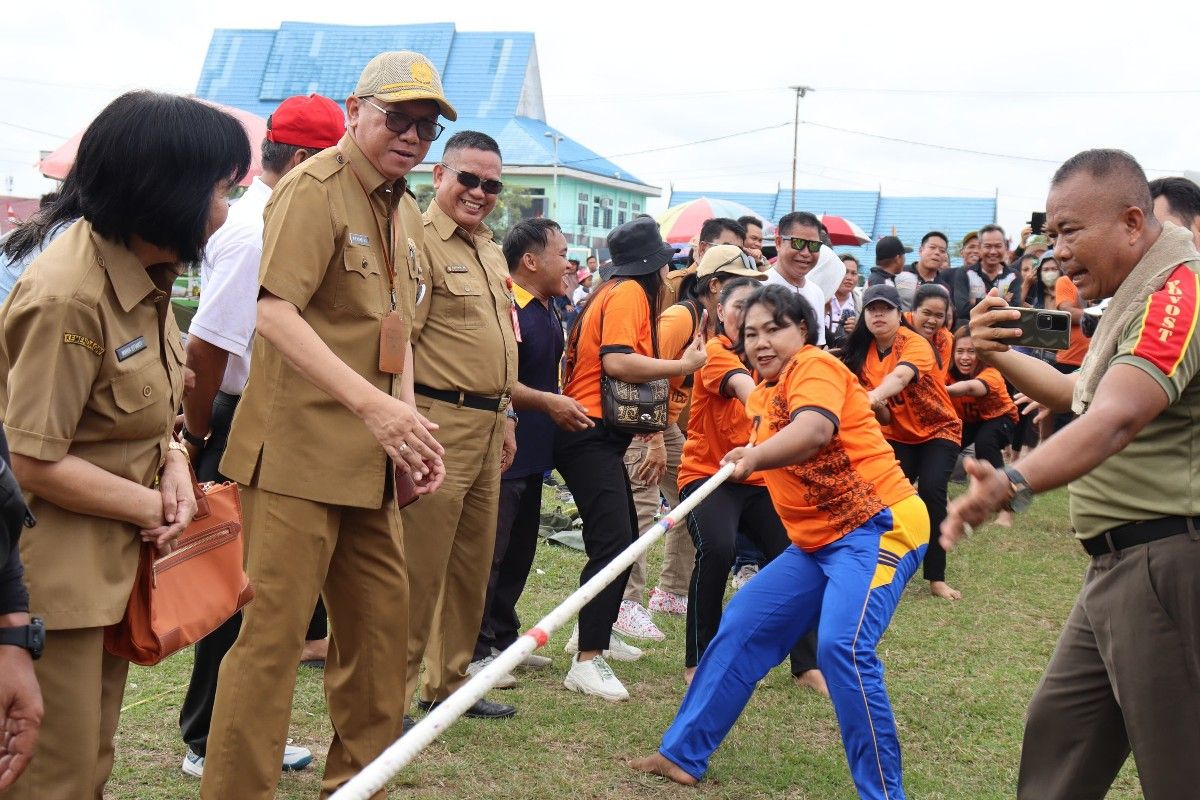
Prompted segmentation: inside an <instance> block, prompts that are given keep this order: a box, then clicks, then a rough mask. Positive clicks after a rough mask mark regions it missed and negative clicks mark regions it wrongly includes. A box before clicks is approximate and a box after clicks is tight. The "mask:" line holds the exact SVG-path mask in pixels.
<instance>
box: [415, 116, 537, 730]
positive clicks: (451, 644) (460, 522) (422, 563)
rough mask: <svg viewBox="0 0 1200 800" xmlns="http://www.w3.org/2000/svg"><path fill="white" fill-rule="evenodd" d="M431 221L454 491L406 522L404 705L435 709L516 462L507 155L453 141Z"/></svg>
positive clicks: (465, 139) (480, 711)
mask: <svg viewBox="0 0 1200 800" xmlns="http://www.w3.org/2000/svg"><path fill="white" fill-rule="evenodd" d="M442 161H443V163H441V164H438V165H437V166H435V167H434V168H433V182H434V189H435V192H436V194H435V197H434V200H433V202H431V203H430V204H429V208H428V210H426V212H425V216H424V221H425V232H424V238H425V254H426V261H427V263H428V266H429V273H430V278H429V281H430V292H429V294H430V298H429V302H428V303H426V304H424V305H423V306H422V307H420V308H418V309H417V317H416V321H415V324H414V325H413V356H414V360H415V378H414V380H415V382H416V386H415V389H416V395H417V408H418V409H419V410H420V412H421V413H422V414H424V415H425V416H427V417H428V418H429V419H430V420H432V421H433V422H435V423H437V425H438V426H439V432H438V439H439V440H440V441H441V442H442V444H443V445H444V446H445V448H446V452H447V456H446V481H445V484H444V485H443V487H442V490H441V491H440V492H438V493H437V494H436V495H434V496H431V497H427V498H422V499H421V501H420V502H418V503H415V504H414V505H412V506H410V507H409V508H407V509H405V510H404V511H403V513H402V515H401V516H402V517H403V519H404V529H405V546H406V555H407V559H408V581H409V589H410V592H411V596H412V599H411V602H410V606H409V607H410V614H409V645H408V694H407V695H406V697H411V696H412V693H413V691H414V689H415V688H416V683H417V672H418V669H419V667H420V666H421V662H422V659H424V663H425V675H424V678H423V680H422V682H421V691H420V697H419V698H418V705H420V706H421V707H422V708H424V709H427V710H428V709H429V708H431V707H432V706H433V705H435V704H436V703H437V702H439V701H441V700H444V699H446V697H447V696H449V694H450V693H451V692H453V691H454V690H455V689H457V688H458V687H459V686H460V685H461V684H462V683H463V681H464V680H465V676H466V671H467V665H468V664H470V662H471V658H472V656H473V654H474V651H475V638H476V636H477V634H478V633H479V621H480V620H481V619H482V618H483V604H484V596H485V594H486V592H487V582H488V572H489V570H490V568H491V563H492V554H493V550H494V548H495V542H496V512H497V504H498V502H499V493H500V473H501V472H502V471H504V470H505V469H507V468H508V465H509V464H511V463H512V457H513V455H514V453H515V449H516V433H515V426H516V419H515V418H514V417H513V416H512V415H511V414H510V413H509V401H510V398H511V397H512V389H513V385H514V384H515V383H516V380H517V342H516V335H515V330H514V328H515V325H516V322H515V320H516V314H515V311H514V308H515V306H514V305H513V295H512V279H511V278H510V277H509V273H508V263H507V262H506V261H505V259H504V253H503V251H501V249H500V246H499V245H498V244H496V242H494V241H493V240H492V232H491V231H490V230H489V229H488V227H487V226H486V225H484V224H483V220H484V218H485V217H487V215H488V214H489V213H491V211H492V209H493V208H495V206H496V198H497V195H498V194H499V193H500V189H501V188H502V187H501V183H500V170H501V162H500V148H499V146H498V145H497V144H496V142H495V140H494V139H492V137H490V136H488V135H487V134H484V133H478V132H476V131H462V132H460V133H456V134H455V135H454V136H452V137H451V138H450V140H449V141H448V142H446V149H445V153H444V155H443V156H442ZM513 713H515V709H514V708H513V707H512V706H507V705H502V704H499V703H492V702H490V701H488V700H486V699H481V700H479V701H478V702H477V703H475V705H474V706H472V707H471V709H470V710H468V711H467V716H469V717H507V716H511V715H512V714H513Z"/></svg>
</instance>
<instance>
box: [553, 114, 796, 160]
mask: <svg viewBox="0 0 1200 800" xmlns="http://www.w3.org/2000/svg"><path fill="white" fill-rule="evenodd" d="M791 124H792V123H790V122H781V123H779V124H778V125H767V126H766V127H764V128H751V129H750V130H746V131H735V132H733V133H727V134H725V135H723V136H714V137H712V138H711V139H697V140H696V141H694V142H684V143H683V144H670V145H666V146H664V147H652V148H650V149H649V150H634V151H632V152H629V153H616V154H614V155H611V156H593V157H592V158H577V159H575V160H573V161H563V162H562V165H563V166H567V165H569V164H586V163H587V162H589V161H607V160H611V159H614V158H625V157H627V156H640V155H645V154H647V153H661V152H662V151H664V150H678V149H679V148H681V147H692V146H694V145H698V144H708V143H710V142H720V141H723V140H725V139H732V138H734V137H735V136H748V135H749V134H752V133H762V132H763V131H773V130H775V129H777V128H786V127H788V126H789V125H791Z"/></svg>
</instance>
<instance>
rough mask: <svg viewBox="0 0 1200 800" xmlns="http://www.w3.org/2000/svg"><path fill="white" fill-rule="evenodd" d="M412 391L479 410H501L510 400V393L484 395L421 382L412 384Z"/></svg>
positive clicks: (454, 404) (506, 406)
mask: <svg viewBox="0 0 1200 800" xmlns="http://www.w3.org/2000/svg"><path fill="white" fill-rule="evenodd" d="M413 391H415V392H416V393H417V394H419V395H421V396H422V397H431V398H433V399H434V400H441V401H442V402H443V403H449V404H450V405H452V406H466V407H467V408H474V409H478V410H479V411H496V412H499V411H503V410H504V409H506V408H508V404H509V402H511V401H512V395H511V394H509V393H507V392H505V393H504V394H502V395H500V396H499V397H485V396H483V395H481V394H471V393H470V392H455V391H449V390H447V389H434V388H432V387H429V386H426V385H425V384H423V383H418V384H416V385H414V386H413Z"/></svg>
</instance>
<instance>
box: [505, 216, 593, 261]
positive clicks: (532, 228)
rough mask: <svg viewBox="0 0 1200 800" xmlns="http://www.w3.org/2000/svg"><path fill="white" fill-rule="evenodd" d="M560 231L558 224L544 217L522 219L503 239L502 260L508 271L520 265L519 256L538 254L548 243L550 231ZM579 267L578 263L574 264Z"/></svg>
mask: <svg viewBox="0 0 1200 800" xmlns="http://www.w3.org/2000/svg"><path fill="white" fill-rule="evenodd" d="M552 230H554V231H558V230H562V228H560V227H559V225H558V223H557V222H555V221H554V220H552V219H546V218H545V217H535V218H534V219H523V220H521V221H520V222H518V223H517V224H516V225H513V226H512V227H511V228H509V230H508V233H507V234H506V235H505V237H504V247H503V249H504V260H505V261H507V262H508V271H509V272H513V271H515V270H516V268H517V265H518V264H520V263H521V256H523V255H525V254H526V253H540V252H542V251H543V250H545V249H546V245H548V244H549V243H550V231H552ZM575 266H577V267H578V266H579V262H578V261H576V262H575Z"/></svg>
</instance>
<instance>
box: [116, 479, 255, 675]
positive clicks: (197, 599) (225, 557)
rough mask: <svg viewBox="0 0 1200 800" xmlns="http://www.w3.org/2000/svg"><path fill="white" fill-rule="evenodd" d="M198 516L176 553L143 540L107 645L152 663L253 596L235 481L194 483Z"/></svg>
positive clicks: (137, 661)
mask: <svg viewBox="0 0 1200 800" xmlns="http://www.w3.org/2000/svg"><path fill="white" fill-rule="evenodd" d="M192 485H193V487H194V489H195V492H196V506H197V509H196V516H195V517H193V518H192V521H191V523H190V524H189V525H188V527H187V530H185V531H184V532H183V533H182V534H181V535H180V536H179V539H178V540H177V541H176V542H175V545H174V547H173V549H172V550H171V552H170V553H168V554H166V555H164V556H162V557H157V552H158V551H157V549H156V548H155V546H154V545H153V544H151V543H143V544H142V551H141V555H140V556H139V559H138V572H137V577H136V578H135V579H134V582H133V593H132V594H131V595H130V597H129V605H128V606H126V608H125V616H124V618H123V619H122V620H121V621H120V622H118V623H117V624H116V625H110V626H108V627H107V628H105V630H104V649H105V650H107V651H108V652H109V653H111V654H112V655H114V656H117V657H118V658H123V659H126V660H127V661H129V662H131V663H134V664H141V665H142V666H152V665H154V664H157V663H158V662H160V661H162V660H163V659H165V658H166V657H167V656H169V655H172V654H173V653H175V652H178V651H179V650H182V649H183V648H185V647H187V646H188V645H190V644H194V643H195V642H197V641H199V640H200V639H202V638H204V637H205V636H207V635H208V634H209V633H211V632H212V631H214V630H216V629H217V628H218V627H220V625H221V624H222V623H224V622H225V621H226V620H228V619H229V618H230V617H232V616H233V615H234V614H236V613H237V612H238V611H240V610H241V608H242V606H244V605H246V603H248V602H250V601H251V600H252V599H253V598H254V589H253V587H251V586H250V579H249V577H247V575H246V572H245V570H244V569H243V568H242V563H243V552H242V503H241V497H240V495H239V494H238V487H237V484H236V483H206V484H204V486H203V487H201V485H200V484H198V483H196V475H195V473H194V472H193V473H192Z"/></svg>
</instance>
